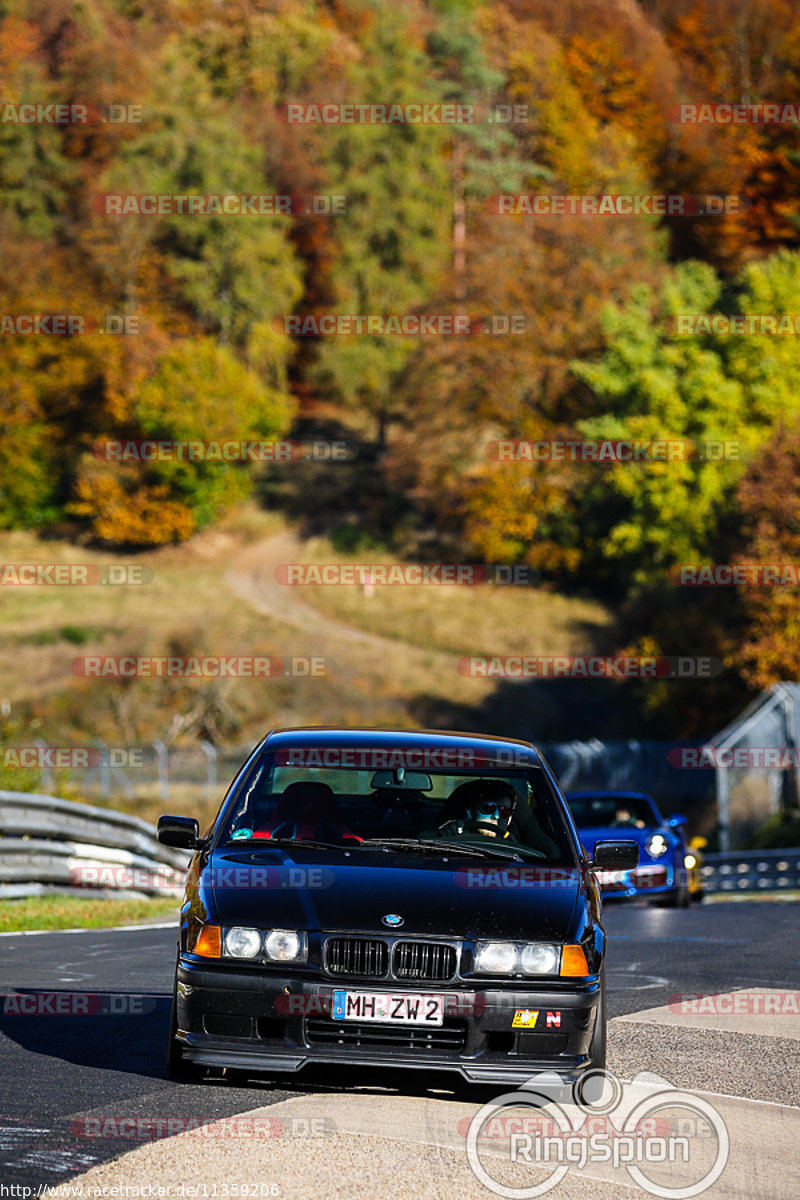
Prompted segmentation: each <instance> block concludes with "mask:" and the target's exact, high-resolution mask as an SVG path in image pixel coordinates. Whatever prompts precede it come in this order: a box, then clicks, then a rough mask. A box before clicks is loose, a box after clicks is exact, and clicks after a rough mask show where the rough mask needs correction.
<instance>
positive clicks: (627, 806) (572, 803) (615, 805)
mask: <svg viewBox="0 0 800 1200" xmlns="http://www.w3.org/2000/svg"><path fill="white" fill-rule="evenodd" d="M567 803H568V804H569V808H570V812H571V813H572V817H573V820H574V821H575V824H576V825H577V826H578V828H579V829H597V828H604V827H608V828H610V829H647V828H648V827H650V826H653V825H660V824H661V819H660V817H659V815H658V813H657V811H656V809H655V806H654V805H653V804H652V802H651V801H650V800H648V799H646V797H644V796H624V795H617V796H570V797H569V799H568V801H567Z"/></svg>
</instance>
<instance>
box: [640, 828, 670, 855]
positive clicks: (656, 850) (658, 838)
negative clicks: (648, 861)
mask: <svg viewBox="0 0 800 1200" xmlns="http://www.w3.org/2000/svg"><path fill="white" fill-rule="evenodd" d="M645 844H646V847H647V853H648V854H649V855H650V857H651V858H661V855H662V854H666V853H667V851H668V850H669V842H668V841H667V839H666V838H665V837H664V835H663V833H654V834H653V835H652V837H649V838H648V839H647V842H646V843H645Z"/></svg>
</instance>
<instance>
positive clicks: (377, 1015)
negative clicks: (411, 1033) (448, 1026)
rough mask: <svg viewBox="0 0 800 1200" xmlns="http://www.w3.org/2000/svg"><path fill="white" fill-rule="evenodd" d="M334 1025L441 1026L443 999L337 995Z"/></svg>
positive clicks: (360, 994) (417, 996)
mask: <svg viewBox="0 0 800 1200" xmlns="http://www.w3.org/2000/svg"><path fill="white" fill-rule="evenodd" d="M331 1016H332V1017H333V1019H334V1021H384V1022H387V1023H389V1024H393V1025H441V1024H442V1022H443V1020H444V999H443V997H442V996H419V995H409V994H405V995H401V994H400V993H395V994H391V993H387V992H351V991H338V990H337V991H334V993H333V1004H332V1005H331Z"/></svg>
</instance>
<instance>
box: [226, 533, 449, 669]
mask: <svg viewBox="0 0 800 1200" xmlns="http://www.w3.org/2000/svg"><path fill="white" fill-rule="evenodd" d="M303 558H304V550H303V543H302V542H301V541H300V539H299V538H297V537H296V536H295V534H293V533H292V532H291V531H289V530H286V531H284V532H282V533H279V534H276V535H275V536H274V537H270V538H267V539H266V540H264V541H262V542H258V543H257V544H256V545H254V546H248V547H247V549H246V550H244V551H243V552H242V553H241V554H240V555H239V556H238V558H237V559H236V560H235V561H234V563H233V565H232V566H231V568H230V570H229V571H228V572H227V573H226V575H225V580H226V582H227V583H228V585H229V586H230V587H231V588H232V589H233V591H234V592H235V593H236V595H237V596H239V597H240V598H241V599H242V600H245V601H246V602H247V603H248V604H249V605H250V606H251V607H252V608H255V609H256V611H257V612H260V613H263V614H264V615H265V616H269V617H272V618H273V619H274V620H276V621H281V622H283V623H284V624H286V625H291V626H293V627H294V628H295V629H300V630H303V631H304V632H307V633H310V634H313V635H314V636H315V638H320V639H322V640H323V641H325V642H326V643H327V642H333V643H336V642H337V641H338V642H340V643H347V644H348V645H350V646H353V645H355V646H358V647H361V648H363V649H367V650H369V651H370V652H372V653H373V654H374V653H375V652H376V651H377V652H379V653H380V654H381V655H384V656H389V657H390V658H391V659H394V658H395V657H396V656H397V655H398V654H402V656H403V658H404V659H405V660H406V662H407V663H409V664H410V663H414V664H415V665H425V666H426V667H427V668H429V669H430V668H431V667H433V668H436V669H441V670H444V671H447V672H448V673H450V672H456V671H457V669H458V661H459V656H458V655H455V654H443V653H440V652H438V651H433V650H425V649H422V648H421V647H419V646H413V645H411V644H410V643H408V642H404V641H403V640H402V639H401V638H388V637H382V636H381V635H380V634H376V633H368V632H366V631H365V630H362V629H357V628H355V627H354V626H352V625H348V624H347V623H346V622H345V621H339V620H337V619H336V618H335V617H328V616H326V615H325V614H324V613H321V612H320V611H319V609H316V608H314V607H313V606H312V605H311V604H309V603H308V601H307V600H305V599H304V597H303V594H302V589H301V588H299V587H288V586H286V585H285V584H281V583H277V582H276V580H275V568H276V567H277V566H279V565H280V564H281V563H299V562H302V561H303ZM456 678H458V675H456Z"/></svg>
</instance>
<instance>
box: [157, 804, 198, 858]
mask: <svg viewBox="0 0 800 1200" xmlns="http://www.w3.org/2000/svg"><path fill="white" fill-rule="evenodd" d="M156 836H157V837H158V840H159V841H160V842H161V845H162V846H176V847H177V848H178V849H179V850H197V849H198V848H199V847H200V845H201V844H202V843H201V839H200V825H199V823H198V821H197V819H196V818H195V817H174V816H172V815H171V814H169V813H167V814H166V815H165V816H163V817H159V818H158V830H157V834H156Z"/></svg>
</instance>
